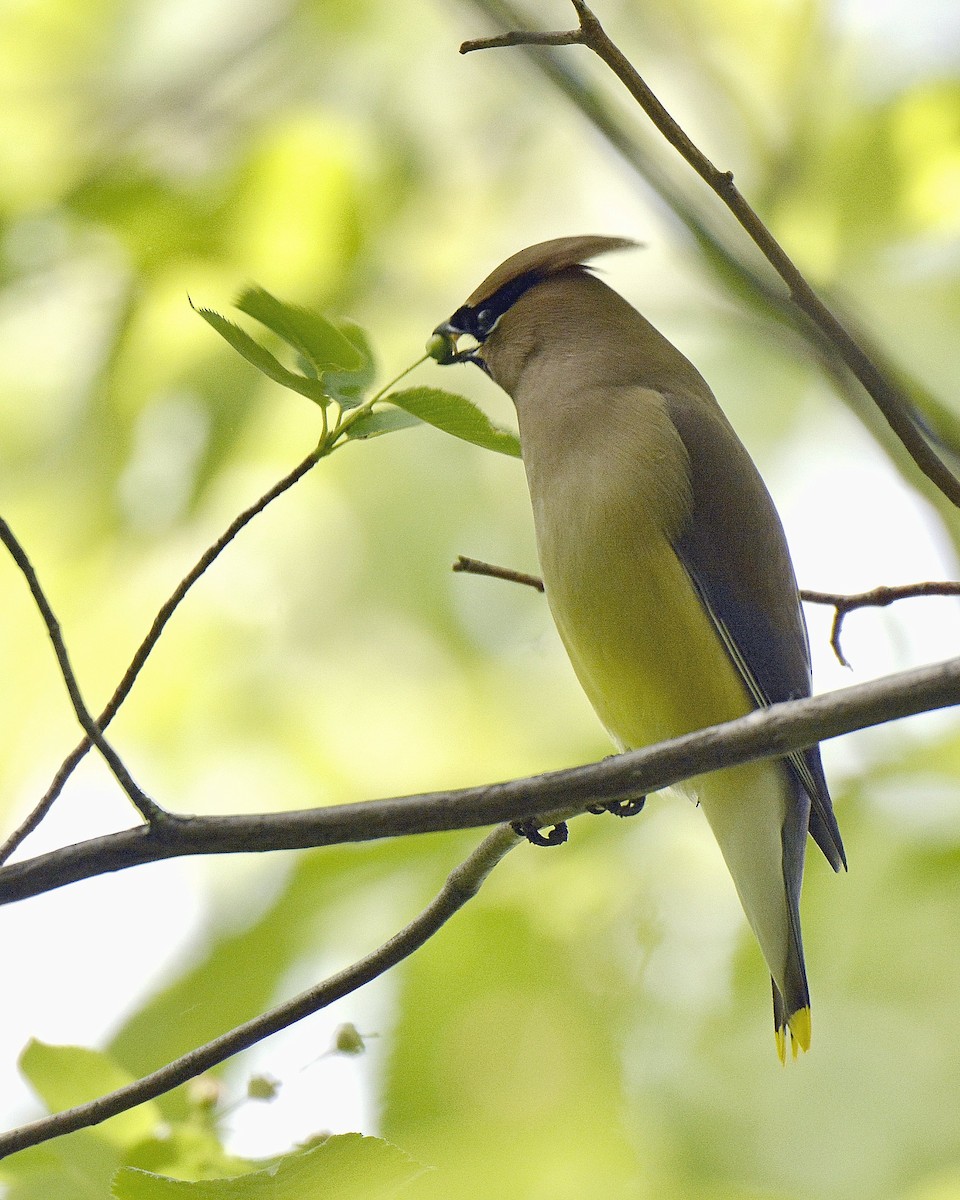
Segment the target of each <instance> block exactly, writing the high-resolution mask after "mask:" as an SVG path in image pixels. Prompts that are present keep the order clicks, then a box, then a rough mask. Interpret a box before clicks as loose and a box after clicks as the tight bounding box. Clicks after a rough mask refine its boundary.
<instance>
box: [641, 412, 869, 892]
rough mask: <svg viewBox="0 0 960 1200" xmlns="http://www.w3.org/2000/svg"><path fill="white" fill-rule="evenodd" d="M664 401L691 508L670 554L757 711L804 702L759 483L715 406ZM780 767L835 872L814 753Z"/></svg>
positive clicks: (803, 670)
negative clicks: (798, 793) (686, 467)
mask: <svg viewBox="0 0 960 1200" xmlns="http://www.w3.org/2000/svg"><path fill="white" fill-rule="evenodd" d="M664 398H665V401H666V404H667V409H668V412H669V415H670V418H671V420H672V421H673V423H674V425H675V426H676V428H677V431H678V432H679V434H680V437H681V439H682V440H683V443H684V446H685V447H686V450H687V454H688V456H689V460H690V482H691V490H692V511H691V513H690V516H689V519H688V520H687V521H686V522H685V524H684V527H683V528H682V530H681V531H680V532H679V534H678V535H677V536H676V537H675V538H674V539H673V547H674V550H675V552H676V554H677V556H678V558H679V559H680V561H681V563H682V564H683V566H684V569H685V570H686V572H687V574H688V575H689V576H690V579H691V581H692V582H693V585H694V587H695V588H696V589H697V593H698V595H699V596H700V599H701V601H702V603H703V605H704V608H705V609H706V610H707V612H708V613H709V615H710V618H711V620H712V621H713V624H714V625H715V627H716V630H717V633H718V634H719V636H720V637H721V639H722V640H723V644H724V646H725V647H726V649H727V652H728V653H729V655H730V658H731V659H732V661H733V663H734V665H735V666H736V668H737V670H738V671H739V673H740V675H741V676H742V678H743V681H744V683H745V684H746V686H747V689H748V691H749V692H750V695H751V696H752V698H753V700H754V702H755V703H756V704H757V706H758V707H765V706H767V705H770V704H776V703H778V702H780V701H783V700H793V699H797V698H799V697H802V696H809V695H810V689H811V678H810V651H809V645H808V641H807V631H806V625H805V622H804V619H803V612H802V610H801V608H800V599H799V595H798V593H797V585H796V579H795V577H794V574H793V566H792V564H791V562H790V554H789V551H788V549H787V544H786V539H785V537H784V534H783V529H782V527H781V525H780V521H779V518H778V517H777V516H776V510H775V508H774V506H773V501H772V500H771V499H770V495H769V493H768V492H767V489H766V487H765V485H764V483H763V480H762V479H761V478H760V475H759V473H758V472H757V469H756V467H755V466H754V465H753V462H752V460H751V459H750V456H749V455H748V454H747V452H746V450H745V449H744V447H743V445H742V443H741V442H740V440H739V438H738V437H737V436H736V434H735V433H734V431H733V429H732V427H731V426H730V424H729V422H728V421H727V419H726V417H724V415H723V413H722V412H721V411H720V409H719V407H718V406H716V405H715V402H711V404H710V405H709V407H707V406H705V405H704V404H703V398H702V397H696V398H695V399H692V400H691V399H688V398H686V397H684V396H683V395H676V396H672V395H668V396H665V397H664ZM711 401H712V398H711ZM731 479H733V480H735V481H736V486H735V487H731V486H730V481H731ZM787 762H788V764H789V768H790V770H791V772H792V773H793V775H794V776H795V778H796V780H797V782H798V783H799V784H800V785H801V786H802V787H803V790H804V791H805V792H806V793H807V795H808V796H809V797H810V833H811V835H812V836H813V838H814V840H815V841H816V843H817V845H818V846H819V847H820V849H821V850H822V851H823V853H824V855H825V856H826V858H827V860H828V861H829V862H830V864H831V866H832V867H833V868H834V870H840V868H841V867H845V866H846V857H845V855H844V850H843V842H842V841H841V839H840V830H839V829H838V827H837V822H836V818H835V816H834V814H833V805H832V803H831V801H830V793H829V790H828V788H827V782H826V779H825V778H824V774H823V766H822V763H821V761H820V750H819V747H817V746H811V747H810V748H809V749H808V750H804V751H797V752H795V753H793V754H790V755H788V756H787Z"/></svg>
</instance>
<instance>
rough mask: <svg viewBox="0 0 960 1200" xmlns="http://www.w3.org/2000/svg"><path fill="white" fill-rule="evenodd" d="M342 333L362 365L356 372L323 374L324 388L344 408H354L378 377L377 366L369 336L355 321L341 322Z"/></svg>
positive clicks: (335, 371)
mask: <svg viewBox="0 0 960 1200" xmlns="http://www.w3.org/2000/svg"><path fill="white" fill-rule="evenodd" d="M339 328H340V332H341V333H342V334H343V336H344V337H346V338H349V340H350V341H351V342H352V343H353V345H354V346H355V347H356V349H357V352H358V353H359V355H360V358H361V365H360V366H359V367H357V368H356V369H355V370H349V371H338V370H330V371H324V373H323V386H324V388H325V389H326V391H327V393H328V394H329V395H330V396H332V397H333V399H334V400H336V401H337V403H338V404H339V405H340V406H341V407H342V408H353V407H354V406H355V405H357V404H359V403H360V402H361V401H362V400H363V397H364V395H365V394H366V393H367V392H368V391H369V389H370V386H371V384H372V383H373V381H374V379H375V378H376V375H377V364H376V361H375V359H374V357H373V350H372V349H371V348H370V342H369V340H368V339H367V335H366V333H365V332H364V330H363V329H361V328H360V326H359V325H356V324H354V322H353V321H341V322H340V326H339Z"/></svg>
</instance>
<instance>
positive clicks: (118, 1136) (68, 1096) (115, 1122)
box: [20, 1041, 161, 1145]
mask: <svg viewBox="0 0 960 1200" xmlns="http://www.w3.org/2000/svg"><path fill="white" fill-rule="evenodd" d="M20 1070H21V1071H22V1072H23V1074H24V1076H25V1078H26V1079H27V1080H28V1081H29V1082H30V1084H31V1086H32V1087H33V1089H34V1091H36V1093H37V1094H38V1095H39V1096H40V1098H41V1099H42V1100H43V1102H44V1104H46V1106H47V1108H48V1109H49V1110H50V1112H62V1111H63V1110H64V1109H67V1108H73V1107H75V1106H76V1105H78V1104H85V1103H86V1102H87V1101H89V1100H95V1099H96V1098H97V1097H98V1096H103V1095H105V1094H106V1093H107V1092H113V1091H116V1089H117V1088H121V1087H124V1086H125V1085H126V1084H128V1083H131V1082H132V1081H133V1076H131V1075H130V1074H129V1073H128V1072H126V1071H124V1070H123V1068H122V1067H120V1066H119V1065H118V1064H117V1063H116V1062H115V1061H114V1059H112V1058H111V1057H110V1056H109V1055H107V1054H103V1053H101V1052H100V1051H97V1050H88V1049H85V1048H84V1047H82V1046H48V1045H46V1044H45V1043H43V1042H38V1041H31V1042H30V1043H29V1044H28V1045H27V1048H26V1049H25V1050H24V1052H23V1054H21V1056H20ZM160 1119H161V1117H160V1111H159V1109H158V1108H157V1107H156V1106H155V1105H154V1104H152V1103H148V1104H141V1105H139V1106H138V1107H137V1108H134V1109H131V1110H130V1111H129V1112H125V1113H121V1114H120V1115H119V1116H116V1117H112V1118H111V1119H110V1120H109V1121H106V1122H104V1123H103V1125H101V1126H99V1128H98V1133H99V1134H101V1135H102V1136H103V1137H104V1138H106V1139H107V1140H108V1141H110V1142H112V1143H114V1144H115V1145H128V1144H129V1143H131V1142H135V1141H139V1140H140V1139H141V1138H145V1137H147V1136H149V1135H150V1134H151V1133H152V1132H153V1130H154V1128H155V1127H156V1125H157V1123H158V1122H159V1121H160Z"/></svg>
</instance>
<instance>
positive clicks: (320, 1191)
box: [112, 1133, 424, 1200]
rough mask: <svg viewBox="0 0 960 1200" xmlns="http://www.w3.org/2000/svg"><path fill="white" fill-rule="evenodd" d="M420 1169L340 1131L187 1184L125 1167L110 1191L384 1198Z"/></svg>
mask: <svg viewBox="0 0 960 1200" xmlns="http://www.w3.org/2000/svg"><path fill="white" fill-rule="evenodd" d="M423 1169H424V1168H423V1167H422V1166H421V1165H420V1164H419V1163H417V1162H415V1161H414V1160H413V1159H412V1158H410V1156H409V1155H408V1154H406V1153H405V1152H404V1151H403V1150H401V1149H399V1147H397V1146H394V1145H392V1144H391V1143H390V1142H386V1141H384V1140H383V1139H382V1138H374V1137H363V1136H362V1135H361V1134H359V1133H344V1134H337V1135H335V1136H333V1137H329V1138H327V1139H326V1140H325V1141H323V1142H321V1143H320V1144H319V1145H318V1146H311V1147H310V1148H309V1149H307V1150H297V1151H294V1152H293V1153H291V1154H285V1155H283V1156H282V1157H280V1158H275V1159H272V1160H271V1161H270V1163H269V1165H268V1166H266V1167H265V1168H264V1169H263V1170H260V1171H254V1172H253V1173H252V1174H250V1175H240V1176H233V1177H231V1178H229V1179H205V1180H197V1181H195V1182H191V1181H186V1180H182V1179H172V1178H170V1177H169V1176H165V1175H154V1174H153V1173H151V1172H149V1171H140V1170H137V1169H136V1168H133V1167H126V1168H124V1169H123V1170H120V1171H118V1172H117V1174H116V1175H115V1176H114V1180H113V1189H112V1190H113V1195H114V1197H115V1198H116V1200H261V1198H262V1197H266V1196H269V1197H270V1200H305V1198H306V1197H308V1196H318V1197H319V1196H329V1197H331V1198H333V1197H335V1198H336V1200H387V1197H390V1196H393V1195H395V1194H396V1192H397V1191H398V1190H399V1189H400V1188H401V1187H403V1186H404V1184H406V1183H408V1182H409V1181H410V1180H411V1179H414V1178H416V1176H417V1175H420V1174H422V1172H423Z"/></svg>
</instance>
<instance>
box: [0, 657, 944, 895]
mask: <svg viewBox="0 0 960 1200" xmlns="http://www.w3.org/2000/svg"><path fill="white" fill-rule="evenodd" d="M956 704H960V658H952V659H948V660H947V661H946V662H942V663H937V664H935V665H933V666H925V667H917V668H915V669H913V670H911V671H903V672H901V673H899V674H897V675H889V676H887V677H885V678H884V679H877V680H873V681H871V682H870V683H863V684H858V685H857V686H856V687H850V688H843V689H841V690H839V691H835V692H830V693H828V694H826V695H823V696H813V697H811V698H809V699H806V700H791V701H789V702H788V703H786V704H775V705H773V706H772V707H771V708H766V709H759V710H757V711H756V712H753V713H750V714H749V715H748V716H745V717H740V718H739V719H738V720H736V721H730V722H728V723H726V724H724V725H715V726H713V727H711V728H709V729H704V730H700V731H698V732H696V733H690V734H687V735H686V736H685V737H680V738H675V739H674V740H672V741H669V742H663V743H661V744H660V745H658V746H648V747H645V748H644V749H642V750H632V751H630V752H629V753H626V754H618V755H614V756H612V757H610V758H607V759H604V760H603V761H602V762H599V763H591V764H589V765H587V766H582V767H573V768H570V769H568V770H564V771H554V772H551V773H550V774H546V775H537V776H531V777H530V778H526V779H513V780H510V781H508V782H505V783H494V784H487V785H484V786H480V787H472V788H463V789H461V790H459V791H454V792H428V793H425V794H422V795H416V796H401V797H396V798H392V799H388V800H369V801H366V802H363V803H359V804H341V805H335V806H333V807H330V808H317V809H302V810H299V811H291V812H281V813H262V814H256V815H252V816H247V815H236V816H225V817H178V818H177V819H176V820H173V821H167V822H163V823H162V824H161V825H160V826H157V827H149V826H139V827H138V828H136V829H128V830H125V831H123V832H122V833H114V834H108V835H106V836H104V837H99V838H92V839H90V840H88V841H85V842H79V843H78V844H77V845H74V846H66V847H64V848H63V849H61V850H55V851H53V852H51V853H49V854H41V855H37V856H36V857H35V858H32V859H28V860H27V861H25V862H18V863H9V864H7V865H6V866H4V867H2V868H0V904H9V903H11V902H13V901H15V900H22V899H25V898H26V897H29V896H35V895H38V894H40V893H42V892H48V891H52V890H54V889H55V888H58V887H62V886H63V885H64V884H68V883H74V882H76V881H77V880H80V879H89V878H91V877H93V876H96V875H102V874H105V873H106V872H110V871H120V870H124V869H125V868H127V867H133V866H137V865H139V864H141V863H147V862H157V861H159V860H161V859H166V858H178V857H182V856H184V855H200V854H239V853H252V854H256V853H263V852H266V851H274V850H296V849H306V848H311V847H317V846H332V845H340V844H343V843H346V842H367V841H373V840H376V839H378V838H386V837H401V836H404V835H409V834H418V833H436V832H441V831H445V830H454V829H472V828H474V827H477V826H483V825H492V824H496V823H499V822H502V821H516V820H523V819H524V818H533V817H536V818H538V819H539V820H540V822H541V823H542V824H548V823H556V822H557V821H560V820H564V819H566V818H568V817H569V816H570V815H571V814H572V813H576V812H578V811H584V810H586V809H587V808H589V807H590V806H591V805H594V804H598V803H603V804H608V803H614V802H616V801H621V800H630V799H634V798H635V797H637V796H643V795H646V794H647V793H649V792H655V791H658V790H659V789H661V788H665V787H669V786H670V785H671V784H675V783H679V782H681V781H682V780H684V779H689V778H691V777H692V776H694V775H702V774H706V773H707V772H709V771H716V770H720V769H721V768H723V767H729V766H733V765H735V764H737V763H742V762H749V761H752V760H754V759H758V758H778V757H781V756H783V755H785V754H788V753H790V752H791V751H793V750H799V749H802V748H804V747H806V746H811V745H813V744H814V743H816V742H821V741H826V740H828V739H829V738H834V737H839V736H841V735H842V734H845V733H851V732H852V731H854V730H856V729H866V728H868V727H870V726H873V725H881V724H884V723H886V722H889V721H895V720H900V719H901V718H903V717H908V716H914V715H916V714H918V713H922V712H929V711H931V710H934V709H939V708H948V707H951V706H953V705H956Z"/></svg>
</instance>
